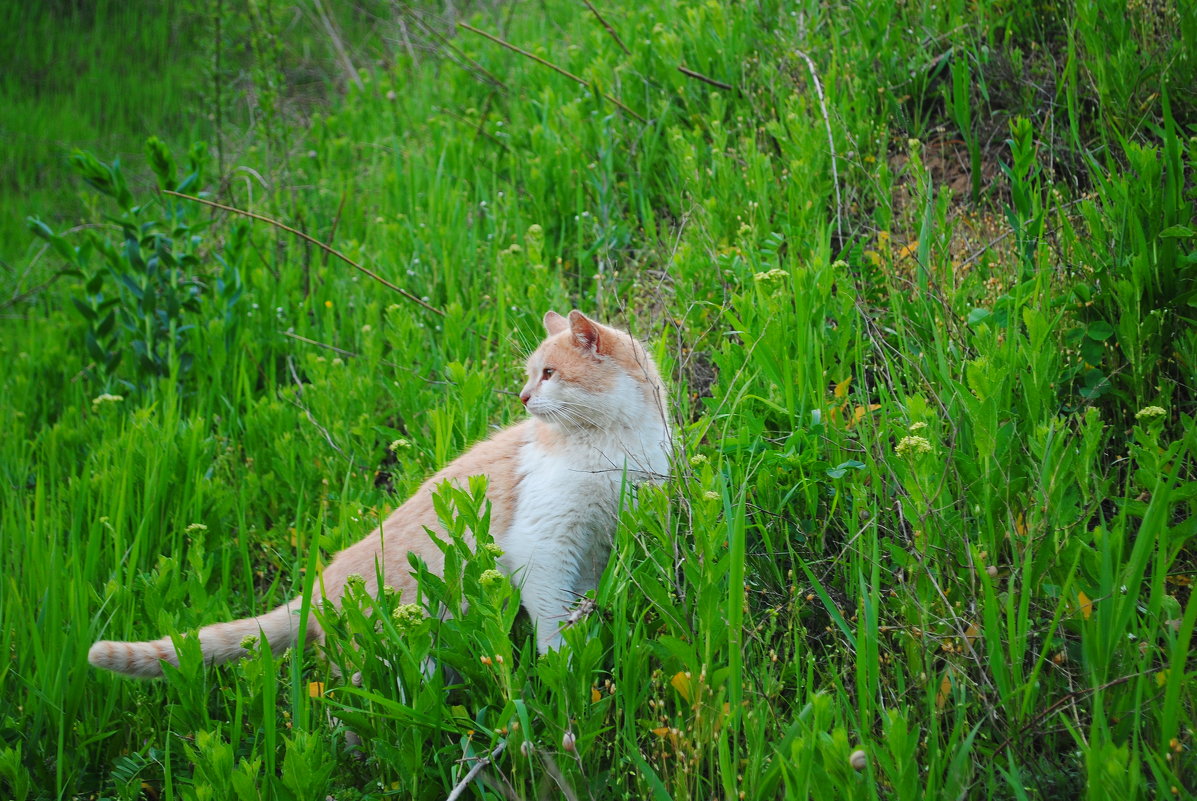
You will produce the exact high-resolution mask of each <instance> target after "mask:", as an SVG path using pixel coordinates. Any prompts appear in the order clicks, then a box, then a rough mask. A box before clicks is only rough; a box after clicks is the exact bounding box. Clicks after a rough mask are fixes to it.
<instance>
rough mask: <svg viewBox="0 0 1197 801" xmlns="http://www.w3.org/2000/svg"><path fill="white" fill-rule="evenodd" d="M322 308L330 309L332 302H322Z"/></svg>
mask: <svg viewBox="0 0 1197 801" xmlns="http://www.w3.org/2000/svg"><path fill="white" fill-rule="evenodd" d="M324 308H326V309H331V308H332V301H331V300H326V301H324Z"/></svg>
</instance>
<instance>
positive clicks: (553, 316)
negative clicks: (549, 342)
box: [544, 311, 569, 336]
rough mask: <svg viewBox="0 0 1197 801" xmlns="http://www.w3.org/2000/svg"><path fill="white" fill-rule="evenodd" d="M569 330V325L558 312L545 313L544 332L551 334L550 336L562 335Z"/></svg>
mask: <svg viewBox="0 0 1197 801" xmlns="http://www.w3.org/2000/svg"><path fill="white" fill-rule="evenodd" d="M567 328H569V323H568V322H566V320H565V318H564V317H562V316H561V315H560V314H558V313H557V312H555V311H550V312H545V313H544V330H545V331H548V332H549V336H552V335H554V334H560V333H561V332H562V331H564V330H565V329H567Z"/></svg>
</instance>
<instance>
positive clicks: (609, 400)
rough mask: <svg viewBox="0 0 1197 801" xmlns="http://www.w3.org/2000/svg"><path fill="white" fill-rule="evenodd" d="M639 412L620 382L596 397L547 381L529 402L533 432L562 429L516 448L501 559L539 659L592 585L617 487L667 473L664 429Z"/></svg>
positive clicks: (634, 396)
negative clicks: (514, 493)
mask: <svg viewBox="0 0 1197 801" xmlns="http://www.w3.org/2000/svg"><path fill="white" fill-rule="evenodd" d="M648 407H649V404H648V403H647V401H646V399H645V397H644V394H643V393H642V392H641V390H640V388H639V387H638V386H637V384H636V382H635V381H633V380H632V379H631V378H629V377H627V376H621V377H620V380H619V381H617V382H616V386H615V387H614V388H612V389H609V390H607V391H605V392H603V393H602V394H601V395H594V394H591V393H589V392H586V391H585V390H583V389H581V388H578V387H576V386H572V385H569V384H564V383H559V382H554V381H551V380H550V381H546V382H544V383H542V384H541V386H540V387H539V391H538V392H537V393H536V394H535V395H533V397H532V398H531V399H529V401H528V410H529V411H530V412H532V414H533V415H534V416H535V417H536V418H537V425H555V426H560V427H562V428H568V434H567V435H566V436H564V437H560V438H557V439H554V440H553V447H551V448H549V447H546V446H545V445H543V444H542V443H541V442H540V441H538V440H537V438H536V437H532V438H531V439H530V440H529V441H528V442H527V443H526V444H525V445H524V446H523V448H522V449H521V451H520V464H519V473H520V497H519V502H518V504H517V506H516V511H515V516H514V519H513V520H512V524H511V528H510V529H509V530H508V532H507V536H506V537H505V541H504V551H505V552H504V555H503V557H502V566H503V569H504V571H505V572H506V573H508V574H509V575H511V576H512V578H513V580H514V581H515V582H516V583H517V584H518V585H519V586H520V587H521V593H522V601H523V605H524V608H525V609H527V610H528V613H529V614H530V615H531V616H532V619H533V621H534V622H535V623H536V626H537V640H538V645H539V647H540V651H541V652H542V653H543V652H545V651H547V650H549V649H550V648H555V647H557V646H558V645H559V644H560V641H561V634H560V628H561V624H562V622H563V621H564V619H565V617H566V616H567V614H568V611H569V608H570V607H571V606H572V605H573V604H574V603H575V602H576V601H577V600H578V599H579V598H580V597H581V596H582V595H584V594H585V593H586V592H588V591H590V590H593V589H594V588H595V587H597V586H598V581H599V577H600V576H601V575H602V570H603V567H604V566H605V565H606V562H607V557H608V555H609V554H610V551H611V540H612V535H613V533H614V531H615V525H616V518H617V517H618V514H619V506H620V494H621V490H622V489H623V487H624V486H625V485H628V486H629V487H630V486H632V485H635V484H638V483H641V482H643V481H645V480H660V479H663V478H665V477H667V476H668V474H669V451H668V447H669V438H670V434H669V429H668V426H667V425H666V423H665V419H664V415H663V414H662V410H660V409H655V408H648ZM558 409H567V410H568V411H566V412H565V413H564V417H562V416H558V415H557V414H556V413H555V410H558ZM580 410H582V411H584V412H585V414H584V415H582V414H581V411H580ZM579 418H581V419H579ZM563 419H564V420H565V421H569V422H565V423H564V424H563V423H562V420H563ZM575 420H576V421H577V423H578V424H576V425H571V424H570V422H573V421H575ZM583 420H584V422H583ZM547 421H552V422H547ZM625 498H626V499H627V500H626V501H625V502H628V501H630V500H631V498H632V493H631V492H629V493H628V494H627V495H626V496H625Z"/></svg>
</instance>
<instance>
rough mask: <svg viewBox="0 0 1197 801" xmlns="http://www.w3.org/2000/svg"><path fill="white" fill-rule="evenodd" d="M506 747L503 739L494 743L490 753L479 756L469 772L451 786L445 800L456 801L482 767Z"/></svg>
mask: <svg viewBox="0 0 1197 801" xmlns="http://www.w3.org/2000/svg"><path fill="white" fill-rule="evenodd" d="M506 747H507V741H506V740H504V741H503V742H501V743H499V744H498V745H496V746H495V750H493V751H491V752H490V754H488V755H487V756H484V757H481V758H480V759H479V760H478V761H477V762H475V763H474V767H472V768H470V772H469V773H467V774H466V775H465V776H462V777H461V781H459V782H458V783H457V784H456V785H454V786H453V791H452V792H450V793H449V797H448V798H446V799H445V801H457V799H458V798H460V797H461V794H462V793H464V792H465V789H466V788H467V787H469V786H470V782H472V781H474V777H476V776H477V775H478V774H479V773H481V772H482V769H483V768H485V767H486V766H487V765H489V764H490V763H491V762H493V761H494V759H495V757H497V756H498V755H499V754H501V753H503V749H504V748H506Z"/></svg>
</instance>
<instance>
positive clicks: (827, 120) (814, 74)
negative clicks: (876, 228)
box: [794, 50, 844, 242]
mask: <svg viewBox="0 0 1197 801" xmlns="http://www.w3.org/2000/svg"><path fill="white" fill-rule="evenodd" d="M794 53H795V55H797V56H799V57H800V58H801V59H802V60H803V61H805V62H806V66H807V67H808V68H809V69H810V77H811V79H812V80H813V81H814V82H815V92H816V93H818V95H819V110H820V111H822V112H823V125H824V126H826V128H827V146H828V147H829V148H831V181H832V184H833V185H834V187H835V231H836V234H837V235H838V236H839V238H840V241H841V242H843V240H844V223H843V218H844V213H843V205H842V204H841V202H840V172H839V168H837V167H836V164H835V162H836V155H835V138H834V137H832V135H831V117H829V116H828V115H827V101H826V100H825V99H824V97H823V84H821V83H820V82H819V73H818V71H817V70H816V69H815V62H813V61H811V60H810V56H808V55H807V54H806V53H803V52H802V51H801V50H795V51H794Z"/></svg>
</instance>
